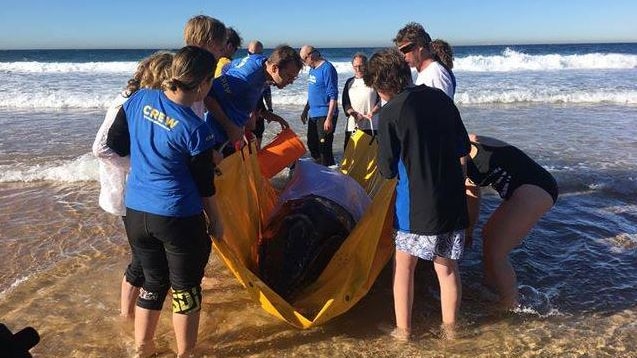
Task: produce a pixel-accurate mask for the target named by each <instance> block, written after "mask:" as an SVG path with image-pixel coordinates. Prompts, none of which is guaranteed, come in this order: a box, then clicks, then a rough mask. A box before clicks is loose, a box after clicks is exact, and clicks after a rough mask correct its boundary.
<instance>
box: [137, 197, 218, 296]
mask: <svg viewBox="0 0 637 358" xmlns="http://www.w3.org/2000/svg"><path fill="white" fill-rule="evenodd" d="M125 224H126V234H127V235H128V241H129V243H130V245H131V248H133V254H134V255H135V256H136V257H137V259H139V262H140V263H141V266H142V268H143V269H144V284H143V288H144V289H145V290H147V291H151V292H160V291H163V290H166V289H168V287H172V288H173V289H174V290H185V289H190V288H192V287H198V286H200V285H201V279H202V278H203V274H204V268H205V267H206V264H207V263H208V258H209V257H210V250H211V248H212V242H211V240H210V237H209V236H208V234H207V230H206V220H205V218H204V215H203V213H201V214H199V215H195V216H190V217H184V218H179V217H170V216H161V215H155V214H150V213H146V212H142V211H137V210H133V209H130V208H126V221H125Z"/></svg>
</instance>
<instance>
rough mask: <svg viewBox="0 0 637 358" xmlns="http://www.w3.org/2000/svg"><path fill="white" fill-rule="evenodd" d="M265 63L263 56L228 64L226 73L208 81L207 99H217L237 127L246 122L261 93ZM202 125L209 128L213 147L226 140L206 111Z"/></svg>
mask: <svg viewBox="0 0 637 358" xmlns="http://www.w3.org/2000/svg"><path fill="white" fill-rule="evenodd" d="M266 60H267V57H265V56H264V55H259V54H253V55H248V56H246V57H243V58H241V59H238V60H235V61H232V62H231V63H230V65H229V68H228V71H227V72H226V73H225V74H222V75H221V76H219V77H217V78H215V79H214V81H213V82H212V88H211V89H210V94H209V96H212V97H214V98H216V99H217V101H218V102H219V105H220V106H221V109H223V111H224V113H225V114H226V115H227V116H228V118H230V120H231V121H232V122H233V123H234V124H236V125H237V126H239V127H243V126H245V124H246V123H247V122H248V119H249V118H250V113H251V112H252V111H253V110H254V109H255V108H256V107H257V102H258V101H259V99H260V98H261V95H262V94H263V89H264V86H265V81H266V76H265V67H264V66H265V61H266ZM206 123H208V124H209V125H210V128H212V133H213V134H214V136H215V143H216V144H221V143H225V142H226V141H227V140H228V136H227V134H226V131H225V130H224V128H223V126H222V125H221V124H220V123H219V122H218V121H217V120H215V118H214V117H213V116H212V114H211V113H210V112H208V113H207V114H206Z"/></svg>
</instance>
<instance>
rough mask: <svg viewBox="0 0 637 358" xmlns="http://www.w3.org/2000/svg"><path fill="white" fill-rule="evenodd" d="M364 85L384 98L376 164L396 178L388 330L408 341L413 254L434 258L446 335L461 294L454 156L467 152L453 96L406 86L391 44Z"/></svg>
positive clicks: (460, 182)
mask: <svg viewBox="0 0 637 358" xmlns="http://www.w3.org/2000/svg"><path fill="white" fill-rule="evenodd" d="M364 79H365V84H367V85H368V86H371V87H373V88H374V89H375V90H376V91H377V92H378V94H379V95H380V97H381V98H382V99H383V100H385V101H387V103H386V104H385V106H383V108H382V109H381V111H380V120H379V128H378V143H379V152H378V169H379V171H380V173H381V175H382V176H383V177H385V178H394V177H398V184H397V187H396V204H395V206H396V211H395V221H394V228H395V229H396V235H395V243H396V255H395V259H394V264H395V266H394V309H395V314H396V326H397V328H396V329H395V330H394V332H393V333H392V335H393V336H394V337H395V338H398V339H409V336H410V333H411V306H412V302H413V295H414V289H413V287H414V285H413V283H414V269H415V267H416V263H417V261H418V258H422V259H425V260H430V261H433V263H434V268H435V271H436V274H437V276H438V281H439V283H440V299H441V306H442V322H443V332H444V333H446V334H448V335H452V334H453V327H454V325H455V322H456V317H457V314H458V309H459V306H460V298H461V285H460V274H459V271H458V263H457V260H459V259H460V257H461V256H462V253H463V247H464V236H465V232H464V229H465V228H466V227H467V225H468V214H467V204H466V199H465V192H464V175H463V168H462V166H461V164H460V158H461V157H463V156H465V155H467V154H468V152H469V149H470V144H469V138H468V136H467V131H466V129H465V127H464V124H463V123H462V119H461V118H460V114H459V112H458V109H457V108H456V106H455V105H454V104H453V101H452V100H451V99H450V98H449V97H447V96H446V95H445V94H444V92H442V91H441V90H439V89H435V88H431V87H427V86H425V85H422V86H416V87H412V83H411V72H410V70H409V67H408V65H407V63H405V61H404V60H403V58H402V56H401V55H400V53H399V52H398V51H397V50H395V49H388V50H382V51H380V52H377V53H376V54H374V55H373V56H372V58H371V59H370V61H369V66H368V71H367V73H366V74H365V76H364Z"/></svg>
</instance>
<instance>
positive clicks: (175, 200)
mask: <svg viewBox="0 0 637 358" xmlns="http://www.w3.org/2000/svg"><path fill="white" fill-rule="evenodd" d="M215 64H216V61H215V58H214V56H213V55H212V54H211V53H209V52H208V51H206V50H203V49H200V48H198V47H194V46H186V47H184V48H182V49H181V50H179V51H178V52H177V53H176V54H175V56H174V59H173V62H172V67H171V76H170V78H168V79H167V80H165V81H164V82H163V83H162V88H163V91H162V90H154V89H141V90H138V91H137V92H136V93H135V94H134V95H133V96H131V98H130V99H129V100H128V101H127V102H126V103H125V104H124V105H123V107H122V110H121V111H120V113H119V116H118V119H119V121H118V122H117V123H116V125H114V126H113V127H111V130H110V131H109V138H108V141H107V142H108V145H109V146H110V147H111V148H112V149H113V150H114V151H115V152H117V153H118V154H120V155H127V154H129V153H130V158H131V169H130V174H129V178H128V183H127V187H126V202H125V203H126V219H125V225H126V233H127V235H128V240H129V243H130V244H131V247H132V249H133V255H135V256H136V257H137V258H139V260H140V262H141V265H142V267H143V271H144V276H145V280H144V283H143V285H142V287H141V289H140V293H139V297H138V298H137V307H136V309H135V345H136V351H137V355H138V356H141V357H146V356H150V355H153V354H155V353H156V352H155V346H154V343H153V336H154V334H155V330H156V328H157V323H158V321H159V316H160V313H161V309H162V306H163V303H164V299H165V297H166V295H167V294H168V291H169V289H170V290H171V291H172V308H173V326H174V330H175V335H176V338H177V356H178V357H187V356H190V355H192V354H193V351H194V348H195V344H196V342H197V331H198V328H199V315H200V309H201V302H202V294H201V279H202V277H203V273H204V267H205V265H206V263H207V262H208V257H209V256H210V250H211V240H210V236H209V235H210V234H212V235H214V236H215V237H219V236H220V235H221V225H219V222H218V221H217V207H216V203H215V197H214V194H215V187H214V181H213V180H214V164H213V160H212V156H213V150H212V145H213V136H212V133H211V131H210V128H209V127H208V125H207V124H206V123H204V122H203V121H201V119H199V117H198V116H197V115H196V114H195V113H194V112H193V110H192V109H191V106H192V104H193V103H195V102H196V101H201V100H202V99H203V98H204V96H205V95H206V94H207V93H208V91H209V90H210V86H211V81H212V76H213V73H212V72H211V71H210V69H211V68H214V67H215ZM116 121H117V120H116ZM204 213H205V214H204ZM206 216H207V220H206Z"/></svg>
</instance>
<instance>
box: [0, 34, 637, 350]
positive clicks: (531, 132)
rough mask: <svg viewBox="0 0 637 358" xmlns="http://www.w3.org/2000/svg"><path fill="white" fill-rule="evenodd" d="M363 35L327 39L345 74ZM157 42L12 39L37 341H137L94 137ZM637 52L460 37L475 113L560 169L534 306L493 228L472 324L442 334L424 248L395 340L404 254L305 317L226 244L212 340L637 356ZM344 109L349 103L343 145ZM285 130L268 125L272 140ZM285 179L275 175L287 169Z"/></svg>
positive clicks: (13, 285) (285, 100) (461, 76)
mask: <svg viewBox="0 0 637 358" xmlns="http://www.w3.org/2000/svg"><path fill="white" fill-rule="evenodd" d="M357 50H358V49H331V50H329V51H325V53H327V55H328V58H331V59H335V64H336V67H337V70H338V71H339V79H340V80H341V81H340V83H341V85H342V84H343V83H344V79H345V78H347V77H349V76H351V68H350V66H349V56H351V54H353V52H355V51H357ZM364 50H365V51H367V52H368V53H369V52H370V51H371V49H364ZM330 51H331V52H330ZM147 53H148V52H147V51H146V52H144V51H142V52H139V53H138V52H135V51H119V52H117V51H116V53H115V52H114V54H113V53H111V52H110V51H101V52H100V51H97V52H96V53H93V52H91V51H85V52H82V51H80V52H68V53H67V52H65V51H57V52H56V51H53V52H46V51H44V52H38V51H36V52H34V53H31V52H28V51H27V52H25V53H23V52H20V53H17V52H11V51H9V52H6V51H5V52H1V51H0V78H2V79H3V81H4V83H6V86H5V87H6V91H4V92H2V94H0V127H1V128H2V130H1V131H0V258H1V259H0V322H3V323H5V324H7V325H8V327H9V328H10V329H11V330H12V331H17V330H19V329H21V328H23V327H25V326H33V327H35V328H36V329H37V330H38V331H39V332H40V334H41V336H42V340H41V342H40V344H38V345H37V346H36V347H35V348H34V349H33V350H32V353H33V354H34V355H35V356H37V357H125V356H128V355H130V353H131V347H132V344H133V328H132V325H131V324H130V323H123V322H121V321H120V319H119V317H118V312H119V286H120V283H121V278H122V274H123V270H124V268H125V266H126V264H127V261H128V259H129V248H128V244H127V242H126V239H125V235H124V230H123V226H122V223H121V219H120V218H117V217H114V216H112V215H109V214H106V213H104V212H103V211H102V210H101V209H99V208H98V206H97V195H98V190H99V189H98V183H97V182H96V179H97V163H96V161H95V158H94V157H93V156H92V155H91V154H90V147H91V143H92V141H93V138H94V136H95V132H96V131H97V128H98V126H99V125H100V123H101V121H102V119H103V115H104V112H105V109H104V107H105V106H106V105H108V103H110V100H111V99H112V97H113V96H114V95H115V93H116V92H117V91H118V90H119V88H120V87H121V85H122V84H123V83H125V80H126V78H127V77H128V76H129V75H130V73H131V72H132V71H133V69H134V66H135V61H137V60H138V59H139V58H140V57H141V56H143V55H145V54H147ZM7 56H8V57H7ZM16 56H17V57H16ZM33 56H35V57H33ZM59 56H61V57H59ZM69 56H70V57H69ZM94 56H97V57H94ZM69 61H71V62H69ZM636 61H637V47H636V46H635V45H634V44H620V45H612V44H611V45H609V44H605V45H571V46H563V45H556V46H552V45H548V46H544V45H540V46H526V47H525V46H518V47H512V48H506V49H505V48H504V47H503V46H499V47H497V46H496V47H475V48H473V47H472V48H458V49H457V57H456V64H457V66H456V69H457V72H456V75H457V77H458V83H459V88H458V93H457V95H456V102H457V103H458V104H459V109H460V112H461V114H462V116H463V120H464V122H465V125H466V127H467V129H468V130H469V131H470V132H476V133H478V134H483V135H489V136H493V137H496V138H499V139H502V140H505V141H507V142H509V143H511V144H514V145H516V146H518V147H520V148H521V149H522V150H524V151H525V152H526V153H528V154H529V156H531V157H532V158H534V159H536V160H537V161H538V162H539V163H540V164H541V165H543V166H544V167H546V168H547V169H548V170H549V171H550V172H551V173H552V174H553V175H554V176H555V177H556V179H557V182H558V184H559V187H560V198H559V200H558V202H557V204H556V205H555V207H554V208H553V209H552V210H551V211H550V212H549V213H548V214H547V215H545V217H543V218H542V220H541V221H540V222H539V223H538V225H537V226H536V227H535V228H534V229H533V230H532V232H531V233H530V235H529V237H528V238H526V239H525V240H524V242H523V243H522V245H521V247H520V248H519V249H517V250H515V251H514V252H513V253H512V255H511V260H512V262H513V265H514V267H515V269H516V273H517V276H518V281H519V284H520V285H522V288H521V292H522V293H523V294H524V295H525V296H524V297H523V299H522V300H521V301H522V307H521V308H520V309H518V310H516V311H515V312H510V313H500V312H498V311H497V310H496V309H495V307H494V306H493V304H491V303H490V301H489V295H488V292H485V291H484V289H483V288H482V287H481V285H480V282H481V280H482V265H481V260H480V250H481V239H480V236H479V232H476V237H475V242H474V247H473V248H472V249H471V250H468V251H466V252H465V256H464V258H463V260H462V261H461V271H462V278H463V300H462V307H461V321H462V328H461V329H460V331H459V337H458V339H456V340H454V341H443V340H440V339H439V337H438V335H439V332H438V327H439V323H440V303H439V300H438V298H437V297H438V284H437V280H436V278H435V274H434V272H433V269H432V267H431V264H430V263H427V262H421V263H420V264H419V267H418V272H417V281H416V297H415V302H414V319H413V322H414V331H415V335H416V339H415V341H414V342H413V343H409V344H399V343H397V342H395V341H393V340H392V339H390V338H389V337H388V336H387V334H386V333H385V332H384V330H383V329H384V328H385V327H391V326H392V324H393V320H394V315H393V298H392V292H391V267H390V266H388V267H387V268H386V269H385V271H383V273H382V274H381V276H380V277H379V279H378V280H377V282H376V284H375V285H374V287H373V288H372V290H371V292H370V293H369V294H368V295H367V296H366V297H365V298H363V299H362V300H361V301H360V302H359V303H358V304H357V305H356V306H355V307H354V308H353V309H351V310H350V311H349V312H347V313H346V314H344V315H342V316H340V317H337V318H336V319H334V320H332V321H330V322H328V323H327V324H325V325H323V326H321V327H318V328H315V329H311V330H307V331H299V330H297V329H294V328H292V327H290V326H288V325H286V324H285V323H283V322H281V321H279V320H277V319H276V318H274V317H272V316H270V315H268V314H267V313H266V312H265V311H263V310H262V309H261V308H260V307H259V306H258V305H257V304H255V303H254V302H253V301H252V300H251V299H250V297H249V296H248V294H247V292H245V291H244V290H243V288H242V287H241V286H240V285H239V284H238V282H237V281H236V280H235V279H234V278H233V277H232V276H231V274H230V273H229V271H228V270H227V269H226V268H225V266H224V265H223V264H222V263H220V262H219V261H218V259H217V257H216V256H215V255H214V254H213V255H212V259H211V261H210V264H209V266H208V268H207V271H208V275H209V276H211V277H212V278H213V279H212V280H211V282H209V283H208V284H207V285H206V288H205V289H204V303H203V311H202V320H201V325H200V334H199V344H198V347H199V350H200V352H201V353H202V354H204V355H206V356H211V357H212V356H217V357H269V356H275V355H276V356H282V357H306V356H333V357H369V356H379V357H475V356H479V357H493V356H504V357H518V356H519V357H530V356H533V357H535V356H541V357H554V356H560V357H637V340H636V339H635V337H637V324H636V323H635V322H637V307H636V306H637V289H636V287H637V270H636V268H637V154H636V153H637V106H635V104H636V103H637V85H636V83H637V70H636V67H635V63H637V62H636ZM304 76H306V73H305V72H304V73H302V74H301V76H300V78H299V80H297V83H295V84H294V85H293V86H290V87H289V88H286V89H285V90H282V91H278V90H275V91H273V97H274V102H275V103H274V107H275V110H276V112H277V113H278V114H281V115H282V116H283V117H284V118H286V119H288V120H289V122H290V124H291V125H292V127H293V129H294V130H295V131H297V133H298V134H299V135H300V136H301V138H304V137H305V128H304V127H303V126H302V125H301V123H300V120H299V118H298V117H299V114H300V110H301V107H302V105H303V104H304V103H305V100H306V92H305V90H306V87H305V86H306V85H305V77H304ZM343 127H344V117H343V116H342V114H341V116H340V118H339V123H338V125H337V133H336V138H335V140H334V148H335V152H336V154H337V157H340V156H341V155H342V147H343V146H342V143H343ZM277 130H278V128H277V125H276V124H271V125H268V127H267V130H266V141H267V139H269V138H272V137H273V135H274V134H275V133H276V132H277ZM284 180H285V175H283V176H280V177H277V178H275V181H276V183H277V184H276V185H278V186H281V185H282V183H283V182H284ZM498 203H499V198H497V197H496V196H495V194H494V193H493V192H489V191H487V192H486V193H485V200H484V201H483V206H482V211H481V216H480V219H481V222H484V220H486V219H487V218H488V215H489V214H490V212H491V211H492V210H494V209H495V208H496V207H497V205H498ZM479 226H480V225H479ZM169 309H170V308H169V305H168V304H166V305H165V312H164V313H163V314H162V318H161V322H160V325H159V328H158V332H157V335H156V338H157V342H158V345H159V347H160V348H162V349H164V350H165V351H166V353H165V354H164V356H167V357H169V356H172V355H173V353H171V351H174V349H175V345H174V338H173V332H172V328H171V323H170V312H169ZM0 348H1V347H0ZM0 353H1V351H0Z"/></svg>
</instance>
